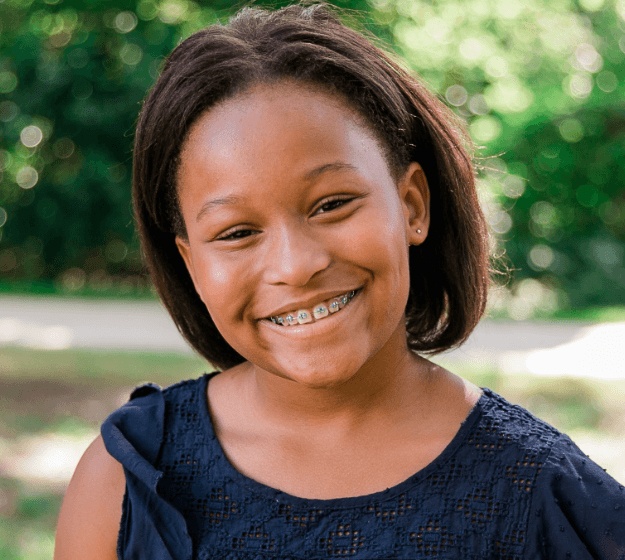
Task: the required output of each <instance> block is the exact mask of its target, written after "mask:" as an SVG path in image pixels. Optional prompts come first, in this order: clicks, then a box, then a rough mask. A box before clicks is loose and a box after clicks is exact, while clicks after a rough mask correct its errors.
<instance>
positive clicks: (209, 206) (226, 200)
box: [195, 194, 243, 222]
mask: <svg viewBox="0 0 625 560" xmlns="http://www.w3.org/2000/svg"><path fill="white" fill-rule="evenodd" d="M242 200H243V198H242V197H240V196H236V195H234V194H232V195H228V196H223V197H219V198H213V199H212V200H209V201H208V202H205V203H204V204H202V208H200V211H199V212H198V213H197V216H196V217H195V221H196V222H199V221H200V220H201V219H202V218H203V217H204V216H205V215H206V214H208V213H209V212H210V211H211V210H213V209H214V208H219V207H220V206H228V205H232V204H238V203H240V202H242Z"/></svg>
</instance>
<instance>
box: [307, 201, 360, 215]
mask: <svg viewBox="0 0 625 560" xmlns="http://www.w3.org/2000/svg"><path fill="white" fill-rule="evenodd" d="M352 200H354V197H336V198H331V199H330V200H326V201H325V202H324V203H323V204H321V205H320V206H319V207H318V208H317V210H316V212H315V213H316V214H325V213H327V212H332V210H336V209H337V208H340V207H341V206H344V205H345V204H347V203H348V202H351V201H352Z"/></svg>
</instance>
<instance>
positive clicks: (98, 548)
mask: <svg viewBox="0 0 625 560" xmlns="http://www.w3.org/2000/svg"><path fill="white" fill-rule="evenodd" d="M124 490H125V479H124V471H123V468H122V466H121V465H120V464H119V463H118V462H117V461H116V460H115V459H113V457H111V456H110V455H109V453H108V452H107V451H106V448H105V447H104V443H103V441H102V438H101V437H100V436H98V437H97V438H96V439H95V440H94V441H93V443H92V444H91V445H90V446H89V447H88V448H87V450H86V451H85V453H84V455H83V456H82V458H81V460H80V462H79V463H78V466H77V467H76V471H75V472H74V475H73V477H72V480H71V482H70V484H69V486H68V489H67V492H66V494H65V498H64V500H63V505H62V507H61V512H60V515H59V521H58V526H57V535H56V544H55V553H54V558H55V560H65V559H68V560H69V559H73V558H81V559H84V560H109V559H111V560H112V559H115V558H117V553H116V545H117V534H118V531H119V523H120V519H121V512H122V500H123V496H124Z"/></svg>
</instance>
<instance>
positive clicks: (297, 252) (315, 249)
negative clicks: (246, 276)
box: [265, 224, 331, 286]
mask: <svg viewBox="0 0 625 560" xmlns="http://www.w3.org/2000/svg"><path fill="white" fill-rule="evenodd" d="M330 262H331V256H330V252H329V250H328V247H327V246H326V244H325V243H323V242H322V241H321V240H320V239H318V238H316V237H315V235H313V234H312V233H311V232H309V231H308V227H307V226H306V225H302V224H299V225H284V226H282V227H279V228H277V229H276V230H274V234H273V235H272V238H271V240H269V248H268V251H267V255H266V264H265V271H266V276H265V277H266V280H267V281H268V282H269V283H271V284H287V285H290V286H305V285H306V284H307V283H308V282H309V281H310V279H311V278H312V277H313V276H314V275H315V274H317V273H318V272H320V271H322V270H325V269H326V268H327V267H328V266H329V265H330Z"/></svg>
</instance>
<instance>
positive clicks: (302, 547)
mask: <svg viewBox="0 0 625 560" xmlns="http://www.w3.org/2000/svg"><path fill="white" fill-rule="evenodd" d="M211 377H212V374H211V375H205V376H203V377H201V378H200V379H196V380H191V381H184V382H182V383H179V384H176V385H173V386H172V387H169V388H167V389H165V390H161V389H160V388H158V387H157V386H155V385H146V386H142V387H140V388H138V389H137V390H135V392H134V393H133V394H132V396H131V400H130V401H129V402H128V403H127V404H126V405H124V406H123V407H121V408H120V409H118V410H117V411H115V412H114V413H113V414H112V415H111V416H110V417H109V418H108V419H107V420H106V421H105V422H104V424H103V425H102V436H103V438H104V443H105V445H106V448H107V450H108V452H109V453H110V454H111V455H112V456H113V457H115V458H116V459H117V460H118V461H119V462H120V463H121V464H122V465H123V467H124V470H125V473H126V495H125V497H124V505H123V517H122V522H121V526H120V532H119V541H118V556H119V558H120V559H121V560H128V559H133V560H136V559H143V558H145V559H157V560H208V559H211V560H304V559H305V560H322V559H328V558H353V559H358V560H360V559H371V558H374V559H377V560H382V559H411V560H415V559H421V558H423V559H430V558H436V559H448V560H451V559H453V560H456V559H458V560H460V559H462V560H474V559H475V560H477V559H485V558H486V559H491V558H492V559H498V560H526V559H542V558H544V559H549V560H560V559H562V560H569V559H572V560H625V489H624V488H623V486H622V485H620V484H618V483H617V482H616V481H615V480H614V479H613V478H611V477H610V476H609V475H607V474H606V473H605V471H604V470H603V469H601V468H600V467H599V466H597V465H596V464H595V463H594V462H593V461H591V460H590V459H589V458H588V457H587V456H586V455H584V453H583V452H582V451H580V449H579V448H578V447H577V446H576V445H575V444H574V443H573V442H572V441H571V440H570V439H569V437H568V436H566V435H564V434H562V433H561V432H559V431H558V430H556V429H555V428H553V427H552V426H550V425H548V424H547V423H545V422H543V421H542V420H539V419H537V418H536V417H534V416H533V415H532V414H531V413H529V412H528V411H526V410H525V409H523V408H522V407H520V406H517V405H512V404H510V403H509V402H508V401H506V400H505V399H504V398H503V397H501V396H500V395H498V394H497V393H495V392H493V391H491V390H490V389H487V388H484V389H483V394H482V396H481V397H480V400H479V402H478V403H477V404H476V406H475V407H474V408H473V410H472V411H471V412H470V414H469V416H468V417H467V418H466V420H465V421H464V422H463V424H462V426H461V427H460V429H459V431H458V433H457V434H456V436H455V437H454V439H453V440H452V441H451V442H450V444H449V445H448V446H447V448H446V449H445V450H444V451H443V453H442V454H441V455H439V457H438V458H437V459H435V460H434V461H433V462H432V463H430V464H429V465H428V466H427V467H425V468H424V469H422V470H421V471H419V472H418V473H416V474H415V475H413V476H412V477H410V478H409V479H407V480H406V481H404V482H402V483H401V484H399V485H397V486H394V487H393V488H389V489H387V490H385V491H383V492H378V493H375V494H371V495H367V496H360V497H352V498H342V499H332V500H309V499H302V498H297V497H295V496H291V495H288V494H285V493H284V492H280V491H279V490H276V489H273V488H270V487H268V486H265V485H263V484H260V483H258V482H256V481H254V480H252V479H250V478H248V477H246V476H244V475H242V474H241V473H239V472H238V471H237V470H236V469H235V468H234V467H233V466H232V464H230V463H229V461H228V459H227V458H226V456H225V455H224V453H223V450H222V448H221V446H220V444H219V441H218V440H217V438H216V436H215V433H214V430H213V425H212V423H211V418H210V415H209V411H208V404H207V401H206V387H207V383H208V382H209V380H210V378H211Z"/></svg>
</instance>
